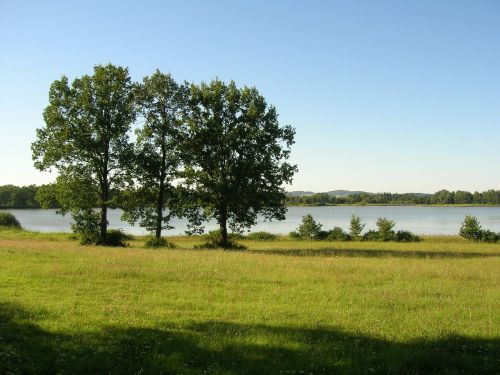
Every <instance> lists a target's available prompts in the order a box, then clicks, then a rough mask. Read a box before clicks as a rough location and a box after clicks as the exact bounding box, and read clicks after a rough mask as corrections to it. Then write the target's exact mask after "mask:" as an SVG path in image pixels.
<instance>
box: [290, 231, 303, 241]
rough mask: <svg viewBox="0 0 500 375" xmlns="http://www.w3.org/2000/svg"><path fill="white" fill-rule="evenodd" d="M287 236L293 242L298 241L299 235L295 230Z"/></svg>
mask: <svg viewBox="0 0 500 375" xmlns="http://www.w3.org/2000/svg"><path fill="white" fill-rule="evenodd" d="M288 236H289V237H290V238H292V239H294V240H300V234H299V232H297V231H295V230H294V231H292V232H290V233H288Z"/></svg>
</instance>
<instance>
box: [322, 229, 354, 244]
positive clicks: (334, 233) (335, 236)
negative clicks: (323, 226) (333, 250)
mask: <svg viewBox="0 0 500 375" xmlns="http://www.w3.org/2000/svg"><path fill="white" fill-rule="evenodd" d="M325 239H326V240H328V241H350V240H351V236H350V235H349V234H348V233H346V232H344V231H343V230H342V228H340V227H334V228H333V229H332V230H330V231H328V234H327V236H326V238H325Z"/></svg>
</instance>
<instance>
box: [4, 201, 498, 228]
mask: <svg viewBox="0 0 500 375" xmlns="http://www.w3.org/2000/svg"><path fill="white" fill-rule="evenodd" d="M1 211H8V212H11V213H13V214H14V215H15V216H16V217H17V218H18V219H19V221H20V222H21V224H22V225H23V227H24V228H25V229H28V230H33V231H40V232H70V231H71V228H70V225H71V216H70V215H66V216H60V215H57V214H56V210H55V209H53V210H43V209H7V210H1ZM121 214H122V211H121V210H110V211H109V217H108V220H109V223H110V228H116V229H123V230H124V231H125V232H127V233H131V234H135V235H141V234H146V231H145V230H144V229H143V228H141V227H139V226H137V225H136V226H131V225H129V224H128V223H126V222H123V221H121V219H120V217H121ZM306 214H311V215H312V216H313V217H314V219H315V220H316V221H318V222H319V223H321V224H323V229H331V228H333V227H334V226H339V227H341V228H344V229H346V230H347V229H348V227H349V220H350V217H351V215H352V214H356V215H358V216H360V217H361V219H362V221H363V222H364V223H366V227H365V230H368V229H375V222H376V220H377V218H379V217H386V218H388V219H391V220H394V221H395V222H396V227H395V229H396V230H409V231H411V232H414V233H417V234H445V235H455V234H458V231H459V229H460V224H461V223H462V221H463V218H464V217H465V215H473V216H476V217H477V218H478V219H479V221H480V222H481V225H482V226H483V228H485V229H489V230H492V231H495V232H498V231H500V207H498V206H466V207H456V206H440V207H432V206H431V207H429V206H363V205H359V206H290V207H288V213H287V215H286V219H285V220H284V221H273V222H264V221H262V220H259V221H258V223H257V225H256V226H254V227H253V228H251V231H260V230H264V231H268V232H272V233H277V234H286V233H289V232H290V231H292V230H295V229H296V228H297V227H298V226H299V224H300V222H301V220H302V217H303V216H304V215H306ZM186 224H187V221H186V220H184V219H176V220H173V221H172V225H173V226H174V227H175V228H174V229H172V230H170V231H165V232H164V234H165V235H173V234H184V231H185V229H186ZM216 227H217V225H216V223H215V222H210V223H208V224H207V225H206V229H207V230H211V229H215V228H216Z"/></svg>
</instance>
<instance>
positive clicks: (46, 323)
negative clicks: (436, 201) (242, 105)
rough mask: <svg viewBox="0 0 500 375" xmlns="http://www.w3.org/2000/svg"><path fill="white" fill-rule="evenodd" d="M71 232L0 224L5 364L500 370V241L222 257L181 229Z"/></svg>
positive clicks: (310, 244)
mask: <svg viewBox="0 0 500 375" xmlns="http://www.w3.org/2000/svg"><path fill="white" fill-rule="evenodd" d="M69 238H70V237H69V236H67V235H35V236H32V237H30V236H29V235H27V234H26V233H24V234H22V235H20V234H17V233H14V232H11V233H6V232H0V373H2V374H3V373H8V372H11V373H16V374H17V373H41V374H52V373H59V374H78V373H80V374H95V373H108V374H122V373H132V374H139V373H141V374H158V373H166V374H170V373H172V374H177V373H184V374H199V373H200V374H201V373H216V374H238V373H243V374H260V373H264V374H268V373H269V374H273V373H282V374H299V373H305V374H309V373H313V374H331V373H364V374H372V373H380V374H384V373H411V374H427V373H475V374H481V373H483V374H495V373H498V369H499V368H500V316H499V314H498V311H500V274H499V271H498V270H499V269H500V257H499V256H498V254H499V253H500V251H499V247H498V246H496V247H494V246H493V247H492V246H490V245H489V244H476V243H469V242H464V241H462V240H460V239H457V238H445V239H442V240H437V239H435V238H434V239H431V238H429V239H426V240H424V241H423V242H422V243H419V244H390V243H389V244H388V243H347V244H346V243H326V245H328V246H330V248H326V247H322V246H325V244H324V243H320V242H314V241H289V240H287V239H278V240H275V241H269V242H266V241H248V240H244V241H242V242H243V243H244V244H245V245H246V246H247V247H248V248H249V250H247V251H245V252H236V251H233V252H225V251H220V250H192V248H193V245H194V244H196V243H198V242H201V241H200V239H196V238H186V237H175V238H169V240H172V241H173V242H175V243H176V244H177V245H178V246H179V247H180V249H176V250H169V249H168V250H167V249H165V250H149V249H142V248H140V247H138V246H142V245H143V242H144V239H142V238H138V239H136V240H135V241H133V242H132V243H131V246H130V247H129V248H126V249H110V248H103V247H92V246H89V247H82V246H80V245H78V243H77V242H76V241H71V240H69ZM197 241H198V242H197ZM384 247H385V249H384ZM384 251H385V252H384ZM432 252H434V253H437V254H431V253H432ZM401 253H404V255H400V254H401ZM414 253H417V254H414ZM429 254H431V255H429ZM464 254H473V255H465V256H464ZM282 255H300V256H282ZM318 255H319V256H318Z"/></svg>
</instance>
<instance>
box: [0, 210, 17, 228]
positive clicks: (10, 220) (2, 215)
mask: <svg viewBox="0 0 500 375" xmlns="http://www.w3.org/2000/svg"><path fill="white" fill-rule="evenodd" d="M1 227H5V228H11V229H22V227H21V223H20V222H19V220H17V218H16V217H15V216H14V215H13V214H11V213H10V212H0V228H1Z"/></svg>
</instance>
